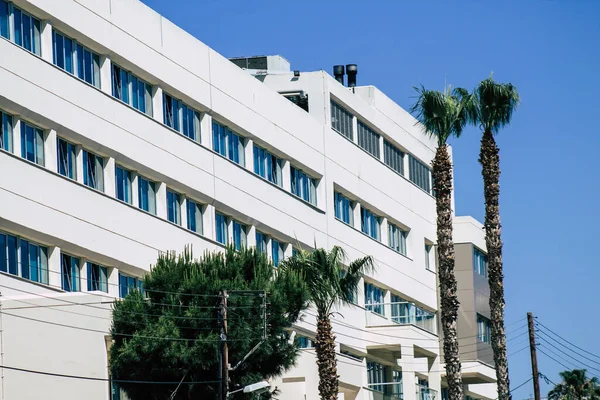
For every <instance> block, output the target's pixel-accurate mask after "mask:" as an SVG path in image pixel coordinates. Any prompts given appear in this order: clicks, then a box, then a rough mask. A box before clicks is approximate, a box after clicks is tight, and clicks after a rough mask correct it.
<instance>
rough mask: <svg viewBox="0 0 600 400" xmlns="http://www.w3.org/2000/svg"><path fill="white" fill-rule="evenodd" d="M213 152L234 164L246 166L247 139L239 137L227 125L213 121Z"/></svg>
mask: <svg viewBox="0 0 600 400" xmlns="http://www.w3.org/2000/svg"><path fill="white" fill-rule="evenodd" d="M212 135H213V136H212V137H213V145H212V150H213V151H214V152H215V153H217V154H219V155H221V156H222V157H225V158H227V159H228V160H230V161H233V162H234V163H236V164H238V165H241V166H242V167H245V166H246V138H245V137H243V136H241V135H239V134H238V133H236V132H235V131H233V130H232V129H231V128H229V127H228V126H227V125H225V124H222V123H220V122H218V121H215V120H214V119H213V121H212Z"/></svg>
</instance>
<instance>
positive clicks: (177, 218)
mask: <svg viewBox="0 0 600 400" xmlns="http://www.w3.org/2000/svg"><path fill="white" fill-rule="evenodd" d="M166 197H167V220H168V221H169V222H171V223H173V224H175V225H179V226H181V200H182V196H181V194H180V193H178V192H176V191H174V190H171V189H168V188H167V193H166ZM169 197H170V198H169Z"/></svg>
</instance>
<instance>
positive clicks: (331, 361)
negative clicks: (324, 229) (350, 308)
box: [280, 246, 373, 400]
mask: <svg viewBox="0 0 600 400" xmlns="http://www.w3.org/2000/svg"><path fill="white" fill-rule="evenodd" d="M345 264H346V255H345V253H344V250H343V249H342V248H341V247H337V246H335V247H333V248H332V249H331V251H327V250H325V249H317V250H314V251H312V252H307V251H300V252H299V253H297V254H296V255H294V256H293V257H291V258H289V259H287V260H285V261H284V262H283V263H282V264H280V269H281V270H282V271H285V272H289V273H292V274H293V275H296V274H299V275H300V276H301V277H302V280H303V281H304V282H305V284H306V287H307V289H308V293H309V297H310V300H311V302H312V303H313V304H314V306H315V308H316V309H317V335H316V338H315V352H316V353H317V367H318V370H319V394H320V396H321V400H337V398H338V390H339V387H338V385H339V375H338V374H337V360H336V355H335V335H334V334H333V331H332V328H331V314H332V312H331V310H332V307H333V306H334V305H342V304H346V303H351V302H352V298H353V295H354V293H356V290H357V288H358V284H359V282H360V279H361V277H362V275H363V274H365V273H369V272H371V271H372V270H373V259H372V258H371V257H364V258H359V259H357V260H354V261H352V262H350V263H349V264H348V267H345Z"/></svg>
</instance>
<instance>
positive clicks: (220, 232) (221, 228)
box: [215, 213, 228, 244]
mask: <svg viewBox="0 0 600 400" xmlns="http://www.w3.org/2000/svg"><path fill="white" fill-rule="evenodd" d="M227 222H228V221H227V217H226V216H224V215H223V214H221V213H215V225H216V235H215V237H216V239H217V242H219V243H221V244H227V242H228V235H227Z"/></svg>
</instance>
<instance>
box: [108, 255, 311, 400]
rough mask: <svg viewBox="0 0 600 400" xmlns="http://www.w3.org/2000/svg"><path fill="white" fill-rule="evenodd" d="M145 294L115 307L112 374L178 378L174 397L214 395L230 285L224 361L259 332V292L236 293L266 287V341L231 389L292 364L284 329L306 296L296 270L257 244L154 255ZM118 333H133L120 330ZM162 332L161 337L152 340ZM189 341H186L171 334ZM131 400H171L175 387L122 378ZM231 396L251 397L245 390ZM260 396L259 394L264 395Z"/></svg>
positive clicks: (233, 360) (233, 376) (293, 349)
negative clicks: (223, 294)
mask: <svg viewBox="0 0 600 400" xmlns="http://www.w3.org/2000/svg"><path fill="white" fill-rule="evenodd" d="M144 287H145V289H146V293H145V297H144V295H142V294H141V293H139V292H137V291H134V292H132V293H130V294H129V295H128V296H127V297H126V298H125V299H124V300H123V301H120V302H117V303H116V304H115V307H114V314H113V326H112V330H111V332H112V337H113V339H114V344H113V346H112V348H111V351H110V370H111V375H112V378H113V379H115V380H143V381H155V382H156V381H160V382H179V381H181V380H182V378H183V377H184V376H185V379H184V380H183V384H182V385H181V387H180V388H179V389H178V391H177V395H176V397H174V398H175V399H181V400H183V399H216V397H217V392H218V384H217V383H206V384H186V382H199V381H216V380H217V379H218V370H219V357H218V349H219V347H218V346H219V342H218V341H219V333H220V322H219V318H218V317H219V309H218V305H219V301H220V299H219V297H217V296H218V295H219V293H220V291H221V290H228V291H229V293H230V295H229V298H228V331H229V339H230V340H231V341H230V342H229V343H228V346H229V363H230V365H231V366H234V365H235V364H237V363H238V362H239V361H240V360H241V359H242V358H243V357H244V356H245V355H246V354H247V353H248V352H249V351H250V350H251V349H252V347H254V346H255V345H256V344H257V343H258V342H259V341H260V340H261V336H262V333H263V322H264V320H263V317H262V315H263V309H262V308H261V304H262V298H260V297H258V296H242V295H239V294H238V295H236V294H235V292H234V291H236V290H237V291H242V290H245V291H247V290H256V291H263V290H264V291H266V292H267V304H268V306H267V340H266V341H265V342H264V343H263V344H262V345H261V346H260V347H259V348H258V350H257V351H256V352H255V353H253V354H252V355H251V356H250V358H249V359H248V360H247V361H246V362H244V363H243V364H242V365H241V366H240V367H239V368H238V369H237V370H236V371H234V372H231V373H230V380H231V383H230V386H229V387H230V390H235V389H237V388H239V387H240V386H244V385H247V384H251V383H255V382H257V381H261V380H264V379H267V378H270V377H273V376H276V375H279V374H280V373H282V372H283V371H284V370H286V369H288V368H290V367H291V366H292V365H293V364H294V361H295V359H296V356H297V354H298V349H297V346H296V345H295V344H294V343H290V342H289V340H288V338H289V335H288V333H287V331H286V328H290V327H291V326H292V323H293V322H294V321H296V319H297V318H298V316H299V314H300V311H301V310H302V309H303V308H304V307H305V306H306V303H307V299H308V298H307V294H306V291H305V289H304V287H305V286H304V285H303V283H302V281H301V280H300V279H299V277H298V274H295V273H293V272H286V273H282V272H281V271H277V270H276V269H274V268H273V266H272V264H271V263H270V262H269V261H268V260H267V258H266V256H265V255H264V254H260V253H258V252H256V250H255V249H243V250H241V251H235V250H233V249H231V248H230V249H228V250H226V251H225V252H224V253H206V254H205V255H204V256H203V257H202V258H201V259H198V260H194V259H192V254H191V252H188V251H186V252H184V253H183V254H182V255H180V256H179V257H176V256H175V255H174V254H169V255H164V256H161V257H160V258H159V259H158V262H157V264H156V265H155V266H154V267H153V268H152V270H151V272H150V274H149V275H147V276H146V278H145V279H144ZM119 334H129V335H131V334H132V335H134V336H133V337H130V336H123V335H119ZM156 338H164V339H156ZM173 338H178V339H190V340H179V341H178V340H172V339H173ZM120 386H121V387H122V388H123V389H124V390H125V391H126V392H127V394H128V396H129V397H130V398H131V400H142V399H143V400H152V399H157V400H158V399H160V400H164V399H169V398H170V396H171V393H172V392H173V391H174V390H175V388H176V386H177V385H176V384H175V385H151V384H134V383H129V384H128V383H121V384H120ZM244 396H245V395H244V394H241V393H240V394H236V398H238V399H243V398H247V399H250V398H252V397H250V395H246V396H247V397H244ZM268 397H269V396H268V395H262V397H261V398H263V399H265V398H268Z"/></svg>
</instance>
